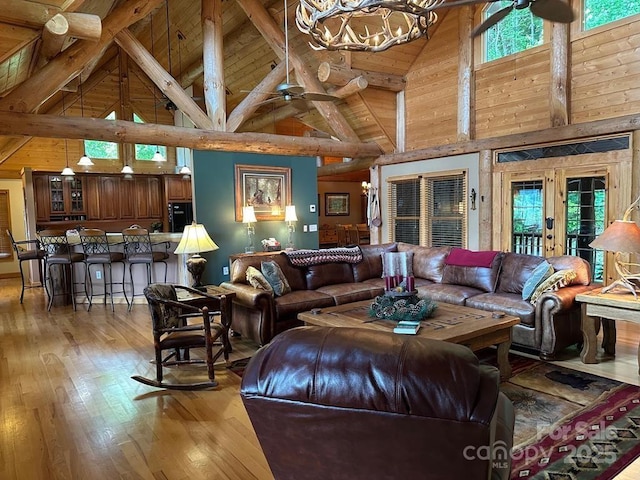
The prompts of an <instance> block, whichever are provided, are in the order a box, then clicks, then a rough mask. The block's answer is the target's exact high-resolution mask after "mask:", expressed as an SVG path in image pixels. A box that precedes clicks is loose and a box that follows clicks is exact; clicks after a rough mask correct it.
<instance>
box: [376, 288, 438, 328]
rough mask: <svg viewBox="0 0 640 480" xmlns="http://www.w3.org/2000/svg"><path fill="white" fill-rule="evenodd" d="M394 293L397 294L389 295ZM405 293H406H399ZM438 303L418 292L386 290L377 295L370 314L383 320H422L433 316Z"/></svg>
mask: <svg viewBox="0 0 640 480" xmlns="http://www.w3.org/2000/svg"><path fill="white" fill-rule="evenodd" d="M387 293H394V294H396V295H387ZM397 294H404V295H397ZM436 307H437V305H436V303H435V302H434V301H433V300H430V299H428V298H420V297H418V296H417V295H416V292H415V291H414V292H385V294H384V295H380V296H377V297H376V298H375V299H374V301H373V303H372V304H371V306H370V307H369V312H368V313H369V316H370V317H372V318H380V319H383V320H397V321H400V320H411V321H422V320H424V319H425V318H427V317H429V316H431V315H432V314H433V312H434V311H435V309H436Z"/></svg>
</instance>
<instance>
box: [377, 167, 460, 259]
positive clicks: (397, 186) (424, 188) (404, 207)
mask: <svg viewBox="0 0 640 480" xmlns="http://www.w3.org/2000/svg"><path fill="white" fill-rule="evenodd" d="M466 184H467V180H466V173H465V172H461V173H455V174H452V175H442V174H439V175H434V176H415V177H403V178H390V179H389V189H388V192H389V201H388V205H389V221H390V227H391V228H390V230H389V232H390V237H391V238H390V240H391V241H395V242H406V243H411V244H414V245H424V246H428V247H440V246H454V247H466V246H467V204H466V198H467V195H466V191H467V187H466Z"/></svg>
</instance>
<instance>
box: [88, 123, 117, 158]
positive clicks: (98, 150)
mask: <svg viewBox="0 0 640 480" xmlns="http://www.w3.org/2000/svg"><path fill="white" fill-rule="evenodd" d="M115 119H116V112H111V113H110V114H109V115H107V116H106V117H105V120H115ZM84 151H85V152H86V154H87V156H88V157H89V158H92V159H94V160H117V159H118V158H119V155H118V144H117V143H115V142H103V141H101V140H85V141H84Z"/></svg>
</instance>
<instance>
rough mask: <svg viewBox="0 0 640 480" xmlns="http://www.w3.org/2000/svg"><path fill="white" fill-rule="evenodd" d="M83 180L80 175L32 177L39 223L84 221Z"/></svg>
mask: <svg viewBox="0 0 640 480" xmlns="http://www.w3.org/2000/svg"><path fill="white" fill-rule="evenodd" d="M84 180H85V179H84V178H83V177H82V176H80V175H76V176H74V177H70V178H65V177H63V176H62V175H34V177H33V187H34V196H35V199H36V218H37V220H38V221H39V222H49V221H64V220H84V219H85V214H86V210H85V199H84V194H85V192H84Z"/></svg>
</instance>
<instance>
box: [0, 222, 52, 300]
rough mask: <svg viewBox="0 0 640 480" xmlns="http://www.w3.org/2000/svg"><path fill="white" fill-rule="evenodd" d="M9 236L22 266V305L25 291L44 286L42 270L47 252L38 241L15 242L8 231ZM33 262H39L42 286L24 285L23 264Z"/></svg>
mask: <svg viewBox="0 0 640 480" xmlns="http://www.w3.org/2000/svg"><path fill="white" fill-rule="evenodd" d="M7 235H8V236H9V240H11V245H13V249H14V250H15V252H16V256H17V257H18V262H19V265H20V279H21V280H22V291H21V292H20V303H22V299H23V298H24V291H25V289H27V288H40V287H42V286H44V283H43V281H42V279H43V278H44V275H43V274H42V270H43V268H44V257H45V252H44V250H42V249H41V248H40V242H39V241H38V240H20V241H17V242H16V241H15V240H14V238H13V235H12V234H11V230H7ZM31 260H37V261H38V276H39V277H40V279H39V280H40V285H33V282H31V283H32V285H25V284H24V272H23V270H22V262H30V261H31Z"/></svg>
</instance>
